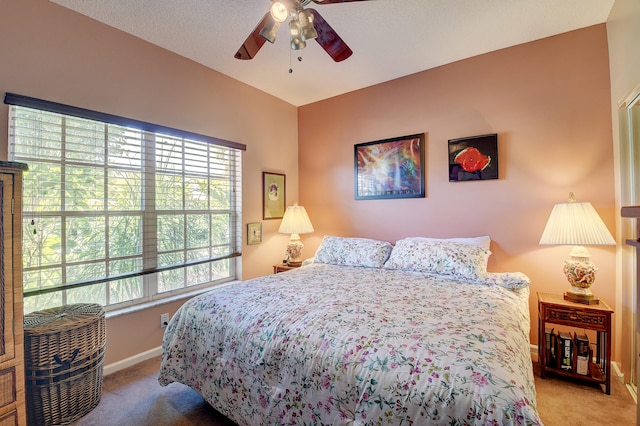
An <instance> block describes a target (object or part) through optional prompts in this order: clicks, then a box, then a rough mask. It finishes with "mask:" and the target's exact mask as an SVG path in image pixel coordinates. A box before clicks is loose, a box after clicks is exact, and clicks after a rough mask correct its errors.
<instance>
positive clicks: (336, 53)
mask: <svg viewBox="0 0 640 426" xmlns="http://www.w3.org/2000/svg"><path fill="white" fill-rule="evenodd" d="M333 1H335V0H333ZM352 1H356V0H352ZM360 1H364V0H360ZM307 10H308V11H310V12H311V13H313V26H314V27H315V29H316V31H317V32H318V37H316V39H315V40H316V41H317V42H318V44H319V45H320V46H322V48H323V49H324V50H325V51H326V52H327V53H328V54H329V56H331V58H333V60H334V61H336V62H340V61H344V60H345V59H347V58H348V57H349V56H351V55H352V54H353V51H352V50H351V49H350V48H349V46H347V43H345V42H344V41H343V40H342V39H341V38H340V36H339V35H338V34H337V33H336V32H335V31H334V29H333V28H331V26H330V25H329V24H328V23H327V21H325V20H324V18H323V17H322V16H320V14H319V13H318V12H317V11H316V10H314V9H307Z"/></svg>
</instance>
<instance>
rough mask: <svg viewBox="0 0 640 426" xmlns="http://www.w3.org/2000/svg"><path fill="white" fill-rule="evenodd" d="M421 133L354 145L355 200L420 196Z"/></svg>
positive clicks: (422, 135)
mask: <svg viewBox="0 0 640 426" xmlns="http://www.w3.org/2000/svg"><path fill="white" fill-rule="evenodd" d="M424 151H425V146H424V133H419V134H415V135H408V136H400V137H396V138H390V139H383V140H379V141H374V142H366V143H361V144H357V145H354V175H355V177H354V193H355V199H356V200H375V199H386V198H424V196H425V188H424V176H425V167H426V165H425V162H424Z"/></svg>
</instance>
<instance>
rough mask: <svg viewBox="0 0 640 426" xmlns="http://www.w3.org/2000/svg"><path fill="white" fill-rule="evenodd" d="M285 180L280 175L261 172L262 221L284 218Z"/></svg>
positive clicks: (284, 177) (282, 175)
mask: <svg viewBox="0 0 640 426" xmlns="http://www.w3.org/2000/svg"><path fill="white" fill-rule="evenodd" d="M285 179H286V176H285V175H284V174H281V173H270V172H262V218H263V219H265V220H268V219H282V217H283V216H284V210H285V205H286V204H285Z"/></svg>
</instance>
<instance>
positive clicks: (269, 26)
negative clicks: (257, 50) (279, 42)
mask: <svg viewBox="0 0 640 426" xmlns="http://www.w3.org/2000/svg"><path fill="white" fill-rule="evenodd" d="M279 29H280V22H278V21H276V20H274V19H273V17H271V16H269V17H268V19H267V22H265V24H264V27H262V29H261V30H260V37H262V38H263V39H265V40H267V41H268V42H269V43H274V42H275V41H276V34H277V33H278V30H279Z"/></svg>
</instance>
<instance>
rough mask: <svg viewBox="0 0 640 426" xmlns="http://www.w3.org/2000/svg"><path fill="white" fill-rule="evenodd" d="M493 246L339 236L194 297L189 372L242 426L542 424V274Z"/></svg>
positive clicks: (186, 339) (181, 348) (168, 334)
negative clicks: (535, 361) (537, 291)
mask: <svg viewBox="0 0 640 426" xmlns="http://www.w3.org/2000/svg"><path fill="white" fill-rule="evenodd" d="M489 254H490V252H489V250H488V249H487V248H484V247H482V246H480V245H473V244H467V243H465V242H457V241H449V240H432V239H404V240H400V241H398V242H397V243H396V244H395V246H391V245H390V244H388V243H385V242H380V241H376V240H368V239H355V238H339V237H325V239H324V240H323V241H322V244H321V246H320V247H319V248H318V251H317V252H316V255H315V258H314V261H313V262H310V263H307V264H305V265H303V266H302V267H300V268H297V269H294V270H292V271H289V272H285V273H280V274H274V275H268V276H264V277H260V278H256V279H252V280H248V281H245V282H242V283H239V284H235V285H231V286H227V287H223V288H217V289H214V290H212V291H210V292H208V293H205V294H203V295H200V296H197V297H195V298H193V299H191V300H189V301H188V302H186V303H185V304H184V305H183V306H182V307H181V308H180V309H179V310H178V312H177V313H176V314H175V315H174V316H173V318H172V319H171V321H170V323H169V325H168V326H167V329H166V331H165V335H164V339H163V357H162V363H161V369H160V375H159V382H160V384H161V385H167V384H169V383H172V382H180V383H183V384H185V385H188V386H190V387H191V388H193V389H195V390H196V391H197V392H198V393H199V394H200V395H202V397H203V398H204V399H205V400H206V401H207V402H208V403H209V404H211V405H212V406H213V407H214V408H215V409H216V410H218V411H219V412H221V413H222V414H224V415H225V416H227V417H228V418H229V419H231V420H233V421H234V422H236V423H237V424H239V425H285V424H296V425H302V424H304V425H383V424H384V425H391V424H393V425H418V424H443V425H445V424H446V425H467V424H483V425H488V424H489V425H490V424H495V425H506V424H513V425H535V424H542V423H541V420H540V418H539V415H538V412H537V408H536V394H535V388H534V380H533V371H532V363H531V357H530V346H529V327H530V318H529V307H528V300H529V287H528V286H529V280H528V278H527V277H526V275H524V274H521V273H489V272H487V271H486V263H487V259H488V256H489Z"/></svg>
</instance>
